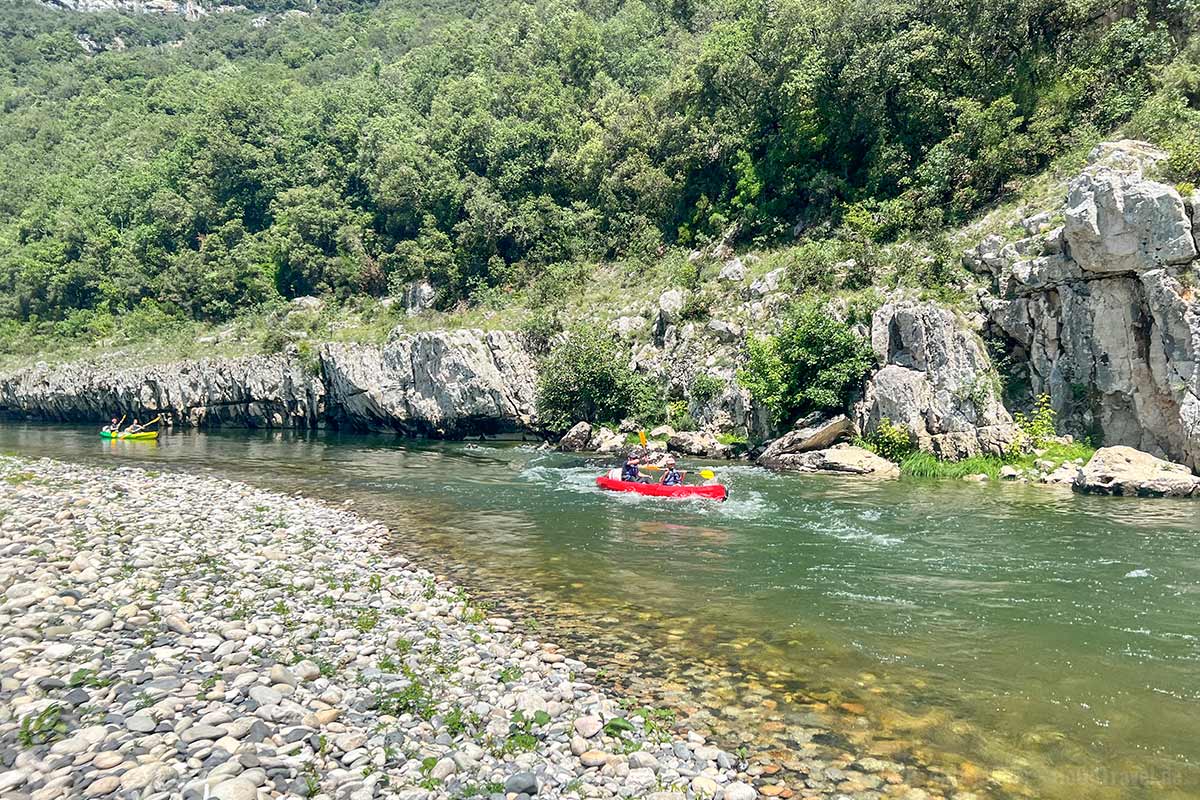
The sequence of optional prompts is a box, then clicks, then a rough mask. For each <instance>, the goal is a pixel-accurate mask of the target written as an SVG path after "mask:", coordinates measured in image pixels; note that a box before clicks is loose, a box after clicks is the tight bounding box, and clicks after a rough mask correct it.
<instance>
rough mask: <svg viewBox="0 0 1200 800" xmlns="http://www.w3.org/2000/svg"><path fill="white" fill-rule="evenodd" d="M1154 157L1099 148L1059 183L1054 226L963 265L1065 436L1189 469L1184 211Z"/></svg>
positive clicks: (1191, 345)
mask: <svg viewBox="0 0 1200 800" xmlns="http://www.w3.org/2000/svg"><path fill="white" fill-rule="evenodd" d="M1164 157H1165V154H1164V153H1162V152H1161V151H1157V150H1155V149H1154V148H1152V147H1150V146H1148V145H1145V144H1143V143H1137V142H1117V143H1113V144H1108V145H1104V146H1102V147H1099V148H1097V149H1096V151H1094V152H1093V154H1092V163H1091V165H1090V166H1089V167H1088V168H1087V169H1086V170H1085V171H1084V172H1083V174H1081V175H1079V176H1078V177H1076V178H1075V179H1073V180H1072V181H1071V182H1070V185H1069V190H1068V197H1067V202H1066V205H1065V207H1064V210H1063V224H1062V226H1061V227H1059V228H1054V229H1051V230H1049V231H1043V232H1039V233H1037V234H1035V235H1034V236H1028V237H1024V238H1021V239H1018V240H1016V241H1013V242H1009V243H1005V242H1004V241H1003V240H1002V239H1000V237H995V236H993V237H989V238H988V239H985V240H984V241H983V242H982V243H981V244H980V245H979V246H978V247H977V248H975V249H974V250H972V251H970V252H969V253H967V263H968V265H970V266H971V267H972V268H974V269H976V270H977V271H980V272H983V273H985V274H988V275H990V276H991V277H992V278H993V280H994V284H993V287H992V290H991V291H989V292H986V293H984V294H983V295H982V296H981V303H982V306H983V309H984V310H985V312H986V313H987V315H988V318H989V322H990V325H991V327H992V330H993V332H994V333H995V334H996V335H997V337H999V338H1002V339H1004V340H1006V341H1007V343H1008V348H1009V352H1010V356H1011V360H1012V361H1013V362H1015V363H1017V364H1020V365H1022V367H1023V369H1024V371H1025V373H1026V374H1025V375H1024V376H1022V377H1025V378H1027V380H1028V384H1029V389H1030V392H1031V394H1032V395H1034V396H1037V395H1041V394H1047V395H1049V396H1050V398H1051V403H1052V405H1053V407H1054V409H1055V410H1056V411H1057V412H1058V413H1059V416H1060V419H1062V420H1063V421H1064V422H1065V424H1066V426H1067V428H1068V429H1069V430H1071V431H1072V432H1073V433H1076V434H1081V435H1089V436H1091V437H1093V438H1094V439H1096V440H1098V441H1099V442H1101V443H1103V444H1108V445H1128V446H1131V447H1136V448H1138V449H1140V450H1144V451H1147V452H1149V453H1151V454H1153V455H1157V456H1164V457H1167V458H1170V459H1172V460H1175V461H1181V462H1183V463H1184V464H1186V465H1188V466H1189V467H1191V468H1193V469H1196V468H1198V467H1200V399H1198V394H1200V372H1198V371H1197V354H1198V350H1200V306H1198V305H1197V302H1196V299H1195V296H1194V293H1193V290H1192V289H1191V288H1190V282H1191V280H1192V276H1193V275H1194V269H1195V264H1196V261H1195V259H1196V256H1197V248H1196V242H1195V238H1194V234H1193V224H1194V220H1193V215H1194V214H1195V210H1194V208H1193V209H1191V210H1189V207H1188V206H1189V203H1185V202H1184V199H1183V198H1181V197H1180V196H1179V193H1178V192H1177V191H1176V189H1175V188H1174V187H1172V186H1168V185H1166V184H1163V183H1159V182H1157V181H1154V180H1152V179H1151V178H1150V177H1149V174H1150V172H1151V171H1152V169H1153V167H1154V165H1155V164H1156V163H1157V162H1158V161H1159V160H1161V159H1162V158H1164Z"/></svg>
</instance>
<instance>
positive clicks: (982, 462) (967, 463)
mask: <svg viewBox="0 0 1200 800" xmlns="http://www.w3.org/2000/svg"><path fill="white" fill-rule="evenodd" d="M1006 463H1008V462H1007V461H1006V460H1005V459H1002V458H998V457H996V456H972V457H971V458H964V459H962V460H960V461H942V460H941V459H939V458H938V457H937V456H935V455H933V454H932V453H925V452H915V453H910V454H909V455H908V456H906V457H905V458H904V460H903V461H901V462H900V474H901V475H904V476H906V477H909V478H951V479H961V478H965V477H966V476H968V475H979V474H984V475H987V476H988V477H989V478H990V479H992V480H996V479H998V478H999V477H1000V469H1001V467H1003V466H1004V465H1005V464H1006Z"/></svg>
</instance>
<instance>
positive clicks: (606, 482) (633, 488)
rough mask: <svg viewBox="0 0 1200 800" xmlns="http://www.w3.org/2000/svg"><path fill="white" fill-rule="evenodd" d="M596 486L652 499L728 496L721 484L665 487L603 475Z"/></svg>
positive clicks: (720, 498) (723, 497)
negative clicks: (642, 495)
mask: <svg viewBox="0 0 1200 800" xmlns="http://www.w3.org/2000/svg"><path fill="white" fill-rule="evenodd" d="M596 485H597V486H599V487H600V488H601V489H607V490H608V491H610V492H633V493H634V494H644V495H649V496H650V497H707V498H708V499H709V500H724V499H725V498H726V497H727V496H728V492H726V491H725V487H724V486H722V485H720V484H719V483H718V484H713V485H712V486H663V485H662V484H661V483H634V482H633V481H619V480H614V479H613V478H610V477H608V476H607V475H601V476H600V477H599V478H596Z"/></svg>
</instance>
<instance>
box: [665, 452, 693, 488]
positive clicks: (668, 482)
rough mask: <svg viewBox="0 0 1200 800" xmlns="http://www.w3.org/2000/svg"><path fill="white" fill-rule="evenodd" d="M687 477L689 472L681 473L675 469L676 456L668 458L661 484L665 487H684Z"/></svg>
mask: <svg viewBox="0 0 1200 800" xmlns="http://www.w3.org/2000/svg"><path fill="white" fill-rule="evenodd" d="M685 477H687V472H686V471H684V472H680V471H679V470H677V469H675V456H667V461H666V466H665V468H664V469H663V474H662V478H660V479H659V481H658V482H659V483H661V484H662V485H663V486H682V485H683V479H684V478H685Z"/></svg>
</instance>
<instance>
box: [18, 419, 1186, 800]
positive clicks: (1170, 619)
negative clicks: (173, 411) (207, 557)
mask: <svg viewBox="0 0 1200 800" xmlns="http://www.w3.org/2000/svg"><path fill="white" fill-rule="evenodd" d="M0 451H4V452H7V453H19V454H21V455H26V456H49V457H54V458H60V459H64V460H69V461H75V462H81V463H88V464H108V465H133V466H145V467H147V468H151V469H158V470H186V471H195V472H205V473H214V474H217V475H221V476H226V477H229V478H234V479H239V480H245V481H248V482H250V483H254V484H257V485H262V486H266V487H268V488H273V489H280V490H286V491H289V492H292V491H299V492H302V493H305V494H309V495H313V496H319V497H323V498H327V499H332V500H337V501H343V500H350V501H352V502H353V505H354V508H356V509H357V510H358V511H360V512H361V513H364V514H366V515H368V516H372V517H374V518H377V519H380V520H382V521H384V522H386V523H387V524H388V525H389V526H390V527H391V528H392V530H393V531H394V533H395V536H396V543H397V547H398V548H399V549H400V550H401V551H403V552H405V553H408V554H410V555H411V556H412V557H413V558H414V559H416V560H418V561H419V562H422V563H424V564H426V565H428V566H431V567H435V568H437V569H438V570H439V571H441V572H443V573H445V574H448V575H452V576H453V577H454V578H455V580H458V581H459V582H460V583H462V584H464V585H465V586H466V587H467V588H469V589H471V590H472V591H473V592H475V593H476V594H477V595H479V596H482V597H485V598H488V599H490V600H493V601H495V602H496V603H497V604H498V606H499V608H498V610H497V612H496V613H505V614H507V615H510V616H514V617H516V618H518V619H519V620H521V622H522V624H523V625H525V626H527V628H528V629H532V630H533V631H535V632H536V634H537V635H538V636H541V637H543V638H546V639H548V640H554V641H559V642H561V643H563V644H565V645H568V646H570V647H571V648H572V649H574V650H576V651H578V652H580V654H581V655H584V656H585V657H587V658H588V660H589V661H590V662H591V663H593V664H594V665H600V666H602V667H603V672H602V676H603V678H604V680H606V681H608V682H609V683H611V684H612V685H614V686H615V687H617V688H619V689H622V690H624V691H626V692H628V693H630V694H632V695H636V696H639V697H641V698H643V699H644V701H645V702H655V703H659V704H664V705H670V706H672V707H674V708H677V709H679V710H680V711H682V712H683V713H684V715H685V716H686V717H687V718H688V723H689V724H691V725H694V726H696V727H702V728H704V729H706V730H709V731H711V732H713V733H714V734H715V735H716V736H717V737H718V738H719V739H720V740H721V741H722V743H723V744H725V745H726V746H727V747H729V748H731V749H732V748H736V747H739V746H741V747H745V752H748V753H752V754H759V755H760V757H762V759H763V760H765V761H771V762H773V763H775V764H778V765H782V766H783V767H784V769H783V771H782V772H781V773H780V778H781V779H782V780H785V781H786V780H787V777H788V775H789V772H788V769H789V765H791V767H792V768H797V769H798V768H799V766H798V764H797V763H796V761H797V758H801V757H836V756H838V755H840V754H845V753H849V754H853V755H855V756H864V755H871V754H875V755H880V756H884V757H887V758H890V759H893V760H897V761H900V762H903V763H908V764H914V765H920V766H921V767H922V768H924V769H928V771H929V772H930V773H931V774H932V775H935V776H937V775H939V774H941V775H942V776H949V778H950V779H952V780H953V781H954V782H956V783H957V784H958V786H959V787H960V790H962V791H972V792H974V793H975V794H976V795H977V796H979V797H1046V798H1067V797H1070V798H1080V797H1084V798H1110V797H1111V798H1127V797H1128V798H1143V797H1144V798H1152V797H1153V798H1177V797H1178V798H1182V797H1200V532H1198V531H1197V523H1198V522H1200V503H1197V502H1187V501H1172V500H1137V499H1124V498H1093V497H1081V496H1076V495H1073V494H1072V493H1071V492H1069V491H1063V490H1058V489H1048V488H1044V487H1024V486H1014V485H992V486H986V485H985V486H979V485H975V484H967V483H959V482H932V481H915V480H901V481H891V482H872V481H862V480H855V479H853V478H832V477H816V476H782V475H774V474H771V473H768V472H764V471H762V470H758V469H755V468H752V467H749V466H728V467H722V468H720V475H721V477H722V479H723V481H724V482H725V483H726V484H727V485H728V486H729V487H730V493H731V497H730V500H729V501H728V502H726V503H724V504H715V503H711V502H705V501H664V500H656V499H651V498H640V497H636V496H625V495H613V494H609V493H603V492H600V491H599V490H597V489H596V487H595V486H594V484H593V479H594V476H595V475H597V474H598V473H599V472H600V471H601V467H602V466H603V467H607V466H611V465H610V464H602V463H601V462H599V461H595V460H590V459H587V458H584V457H580V456H570V455H561V454H555V453H542V452H538V451H536V450H535V449H533V448H532V447H529V446H520V445H514V444H496V443H487V444H482V445H473V444H463V443H431V442H413V441H406V440H401V439H396V438H393V437H390V436H377V437H368V436H350V435H337V434H331V433H324V434H314V435H299V434H288V433H262V432H224V433H216V434H201V433H187V434H175V435H169V436H165V437H164V438H163V440H162V441H161V442H159V443H157V444H152V443H151V444H147V443H135V442H117V443H113V442H103V441H101V440H100V439H99V438H98V437H97V436H96V433H95V431H94V430H93V429H90V428H89V429H80V428H66V427H50V426H23V425H4V426H0ZM814 732H815V734H814ZM944 779H945V778H944V777H943V780H944ZM939 785H940V786H944V785H945V784H944V783H942V784H939V783H937V781H936V780H935V781H933V782H931V783H930V786H931V787H933V786H939Z"/></svg>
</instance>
